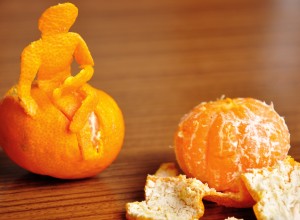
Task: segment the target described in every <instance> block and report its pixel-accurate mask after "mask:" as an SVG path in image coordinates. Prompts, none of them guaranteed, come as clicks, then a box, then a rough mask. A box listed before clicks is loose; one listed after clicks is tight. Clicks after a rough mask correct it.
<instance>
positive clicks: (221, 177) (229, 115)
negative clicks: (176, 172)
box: [175, 98, 290, 206]
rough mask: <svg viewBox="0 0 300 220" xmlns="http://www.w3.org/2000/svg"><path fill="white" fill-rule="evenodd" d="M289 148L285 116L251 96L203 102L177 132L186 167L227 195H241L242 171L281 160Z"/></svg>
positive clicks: (190, 173)
mask: <svg viewBox="0 0 300 220" xmlns="http://www.w3.org/2000/svg"><path fill="white" fill-rule="evenodd" d="M289 148H290V134H289V131H288V128H287V126H286V124H285V122H284V119H283V118H282V117H280V116H279V115H278V114H277V113H276V111H275V110H274V108H273V106H272V105H267V104H265V103H263V102H261V101H258V100H255V99H252V98H237V99H229V98H227V99H224V100H218V101H215V102H208V103H201V104H200V105H198V106H196V107H195V108H194V109H193V110H192V111H191V112H190V113H189V114H187V115H186V116H184V117H183V118H182V120H181V122H180V124H179V126H178V130H177V132H176V134H175V153H176V157H177V161H178V163H179V165H180V167H181V168H182V170H183V171H184V172H185V173H186V174H187V175H188V176H191V177H196V178H197V179H199V180H201V181H203V182H207V183H208V185H209V186H210V187H213V188H215V189H216V190H217V191H220V192H225V193H226V192H233V193H241V192H240V190H241V189H242V188H241V181H240V175H241V173H243V172H245V171H246V169H248V168H259V167H265V166H270V165H273V164H274V163H276V162H277V161H278V160H283V159H284V158H285V157H286V155H287V152H288V150H289ZM243 188H244V187H243ZM246 194H247V192H246ZM246 197H249V196H246ZM246 197H245V198H246ZM246 205H247V204H245V206H246ZM249 205H250V203H249Z"/></svg>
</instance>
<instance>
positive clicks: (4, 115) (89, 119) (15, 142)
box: [0, 3, 124, 178]
mask: <svg viewBox="0 0 300 220" xmlns="http://www.w3.org/2000/svg"><path fill="white" fill-rule="evenodd" d="M77 15H78V9H77V7H76V6H75V5H73V4H71V3H64V4H58V5H55V6H52V7H50V8H48V9H47V10H46V11H45V12H44V13H43V14H42V16H41V17H40V19H39V29H40V31H41V34H42V36H41V38H40V39H39V40H37V41H34V42H32V43H31V44H30V45H28V46H27V47H26V48H25V49H24V50H23V52H22V55H21V72H20V78H19V82H18V84H17V85H16V86H14V87H12V88H11V89H10V90H9V91H8V92H7V94H6V95H5V97H4V98H3V100H1V102H0V120H1V125H0V145H1V146H2V147H3V149H4V150H5V152H6V153H7V154H8V156H9V157H10V158H11V159H12V160H13V161H15V162H16V163H17V164H19V165H20V166H22V167H24V168H25V169H28V170H30V171H32V172H34V173H39V174H44V175H50V176H54V177H58V178H84V177H89V176H93V175H96V174H97V173H99V172H100V171H102V170H103V169H104V168H105V167H107V166H108V165H109V164H110V163H112V161H113V160H114V159H115V158H116V156H117V155H118V153H119V151H120V149H121V146H122V143H123V139H124V120H123V116H122V112H121V111H120V109H119V107H118V105H117V104H116V103H115V101H114V100H113V99H112V98H111V97H110V96H109V95H107V94H106V93H104V92H103V91H100V90H97V89H95V88H93V87H92V86H90V85H89V84H88V83H87V82H88V81H89V80H90V79H91V77H92V76H93V73H94V69H93V65H94V61H93V58H92V56H91V54H90V51H89V49H88V47H87V45H86V43H85V41H84V40H83V39H82V38H81V36H80V35H79V34H77V33H73V32H69V29H70V28H71V26H72V25H73V23H74V22H75V20H76V17H77ZM73 59H75V61H76V62H77V63H78V65H79V67H80V68H81V70H80V71H79V73H78V74H76V75H75V76H72V75H71V64H72V62H73Z"/></svg>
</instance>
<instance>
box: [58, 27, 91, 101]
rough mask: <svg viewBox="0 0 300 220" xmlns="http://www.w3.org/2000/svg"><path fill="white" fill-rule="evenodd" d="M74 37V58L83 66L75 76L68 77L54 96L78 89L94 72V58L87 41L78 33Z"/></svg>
mask: <svg viewBox="0 0 300 220" xmlns="http://www.w3.org/2000/svg"><path fill="white" fill-rule="evenodd" d="M72 34H74V37H75V38H76V40H77V46H76V49H75V51H74V58H75V60H76V62H77V63H78V64H79V67H80V68H81V70H80V72H79V73H78V74H77V75H75V76H70V77H68V78H67V79H66V80H65V81H64V83H63V85H62V86H61V87H60V88H57V89H55V90H54V92H53V95H54V97H56V98H58V97H59V96H61V94H62V93H65V92H69V91H73V90H77V89H78V88H80V87H81V86H83V85H84V84H85V83H86V82H88V81H89V80H90V79H91V78H92V76H93V73H94V68H93V66H94V60H93V58H92V55H91V53H90V51H89V49H88V47H87V45H86V43H85V41H84V40H83V39H82V38H81V37H80V35H78V34H76V33H72Z"/></svg>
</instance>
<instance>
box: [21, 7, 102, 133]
mask: <svg viewBox="0 0 300 220" xmlns="http://www.w3.org/2000/svg"><path fill="white" fill-rule="evenodd" d="M77 15H78V9H77V7H76V6H75V5H73V4H71V3H64V4H58V5H56V6H52V7H50V8H48V9H47V10H46V11H45V12H44V13H43V14H42V16H41V17H40V19H39V30H40V31H41V35H42V37H41V38H40V39H39V40H37V41H34V42H32V43H31V44H30V45H29V46H27V47H26V48H25V49H24V50H23V52H22V55H21V73H20V78H19V82H18V86H17V91H18V97H19V100H20V103H21V106H22V107H23V108H24V110H25V112H26V114H28V115H29V116H32V117H34V116H35V115H36V112H37V111H38V109H39V107H38V104H37V103H36V102H35V100H34V99H33V98H32V96H31V86H32V84H33V83H37V85H38V87H39V88H41V89H42V90H43V91H45V92H46V94H47V95H48V96H49V97H50V99H51V100H52V102H53V104H54V105H55V106H56V107H57V108H58V109H59V110H60V111H62V112H64V109H65V108H64V107H65V105H67V103H64V101H63V99H62V97H63V96H64V95H68V94H72V93H78V94H79V95H80V96H83V97H84V99H83V101H82V104H81V106H80V107H79V109H78V110H77V111H76V112H75V114H74V116H73V117H72V119H71V124H70V127H69V128H70V130H71V131H72V132H78V131H79V130H80V129H81V128H82V127H83V126H84V124H85V123H86V121H87V120H88V115H89V114H90V113H91V112H92V110H93V109H94V108H95V107H96V105H97V102H98V100H97V95H96V94H95V91H93V89H91V87H90V86H88V85H87V83H86V82H87V81H89V80H90V79H91V77H92V76H93V73H94V70H93V65H94V61H93V58H92V56H91V54H90V51H89V49H88V47H87V45H86V43H85V41H84V40H83V39H82V38H81V36H80V35H79V34H77V33H74V32H69V29H70V28H71V26H72V25H73V23H74V22H75V20H76V17H77ZM74 58H75V60H76V62H77V63H78V65H79V67H80V68H81V71H80V72H79V73H78V74H77V75H75V76H72V75H71V64H72V62H73V59H74Z"/></svg>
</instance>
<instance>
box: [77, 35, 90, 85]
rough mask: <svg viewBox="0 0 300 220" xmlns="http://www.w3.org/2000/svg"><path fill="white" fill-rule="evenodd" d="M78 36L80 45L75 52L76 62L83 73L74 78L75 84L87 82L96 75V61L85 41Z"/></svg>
mask: <svg viewBox="0 0 300 220" xmlns="http://www.w3.org/2000/svg"><path fill="white" fill-rule="evenodd" d="M76 36H77V39H78V44H77V47H76V49H75V52H74V57H75V60H76V62H77V63H78V64H79V66H80V68H81V71H80V72H79V73H78V74H77V75H76V76H75V77H74V79H75V82H76V81H81V82H87V81H89V80H90V79H91V78H92V76H93V73H94V68H93V66H94V60H93V58H92V55H91V53H90V51H89V49H88V47H87V45H86V43H85V41H84V40H83V39H82V38H81V37H80V35H76Z"/></svg>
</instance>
